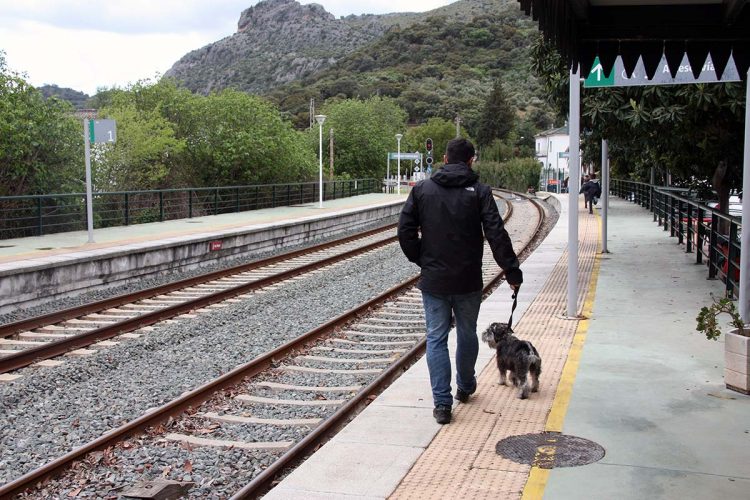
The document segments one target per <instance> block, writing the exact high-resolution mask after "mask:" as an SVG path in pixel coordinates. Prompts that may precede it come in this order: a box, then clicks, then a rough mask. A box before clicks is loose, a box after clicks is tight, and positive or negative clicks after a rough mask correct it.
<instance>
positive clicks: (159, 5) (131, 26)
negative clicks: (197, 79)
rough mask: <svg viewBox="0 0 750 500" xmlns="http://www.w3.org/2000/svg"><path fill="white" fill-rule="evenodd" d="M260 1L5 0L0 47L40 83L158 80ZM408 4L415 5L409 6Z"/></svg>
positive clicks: (340, 11)
mask: <svg viewBox="0 0 750 500" xmlns="http://www.w3.org/2000/svg"><path fill="white" fill-rule="evenodd" d="M453 1H455V0H411V1H410V2H408V3H405V2H403V1H399V0H317V1H315V2H311V1H309V0H301V1H300V3H303V4H308V3H318V4H321V5H323V7H325V8H326V10H327V11H328V12H331V13H332V14H334V15H336V16H345V15H349V14H365V13H370V14H382V13H386V12H404V11H407V10H408V11H409V12H424V11H427V10H431V9H434V8H437V7H441V6H443V5H448V4H449V3H452V2H453ZM256 3H258V1H257V0H108V1H104V0H98V1H97V0H0V50H1V51H3V52H5V58H6V63H7V65H8V67H9V68H10V69H11V70H13V71H17V72H21V73H23V74H25V76H26V78H27V80H28V81H29V82H30V83H31V84H32V85H35V86H40V85H44V84H56V85H58V86H60V87H70V88H73V89H75V90H78V91H81V92H85V93H86V94H89V95H93V94H95V93H96V89H97V88H101V87H112V86H120V87H122V86H125V85H127V84H128V83H131V82H135V81H138V80H142V79H149V78H150V79H153V78H156V77H157V76H158V75H161V74H163V73H164V72H166V71H167V70H168V69H169V68H170V67H172V65H173V64H174V63H175V62H176V61H177V60H178V59H180V58H181V57H182V56H183V55H185V54H187V53H188V52H190V51H191V50H194V49H198V48H200V47H203V46H204V45H207V44H209V43H211V42H214V41H217V40H220V39H222V38H224V37H227V36H230V35H231V34H233V33H234V32H235V31H236V29H237V21H238V20H239V18H240V14H241V13H242V11H243V10H245V9H246V8H248V7H250V6H252V5H255V4H256ZM404 5H407V6H408V9H406V8H405V7H404Z"/></svg>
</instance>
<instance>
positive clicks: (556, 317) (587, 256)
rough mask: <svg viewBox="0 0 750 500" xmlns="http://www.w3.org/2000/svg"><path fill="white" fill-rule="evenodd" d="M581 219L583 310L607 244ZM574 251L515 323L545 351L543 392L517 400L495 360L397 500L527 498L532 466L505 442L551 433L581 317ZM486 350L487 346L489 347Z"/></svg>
mask: <svg viewBox="0 0 750 500" xmlns="http://www.w3.org/2000/svg"><path fill="white" fill-rule="evenodd" d="M587 215H588V214H583V212H581V216H580V218H579V235H578V239H579V250H578V252H579V255H578V257H579V273H578V310H579V311H580V310H582V308H583V302H584V299H585V297H586V294H587V291H588V286H589V281H590V278H591V272H592V270H593V267H594V262H595V259H596V254H597V252H598V250H599V226H598V221H599V219H598V218H596V217H588V216H587ZM567 261H568V256H567V252H566V253H565V254H563V256H562V257H561V259H560V260H559V261H558V263H557V264H556V266H555V268H554V270H553V272H552V273H551V275H550V276H549V278H548V280H547V282H546V283H545V285H544V287H543V288H542V290H541V292H540V293H539V295H538V296H537V297H536V299H535V300H534V301H533V302H532V303H531V304H530V306H529V308H528V310H527V311H526V314H524V316H523V318H522V319H521V321H520V322H519V323H518V325H517V326H516V327H515V333H516V335H517V336H518V337H520V338H522V339H526V340H530V341H531V342H532V343H533V344H534V345H535V346H536V348H537V350H538V351H539V353H540V355H541V357H542V375H541V377H540V387H539V392H538V393H532V395H531V397H530V399H527V400H520V399H517V392H518V391H517V389H515V388H511V387H506V386H500V385H499V384H498V372H497V368H496V366H495V361H494V359H493V360H492V362H491V363H490V364H489V365H488V366H487V368H486V369H485V370H484V371H483V372H482V373H481V374H480V376H479V378H478V380H477V382H478V388H477V393H476V394H475V395H474V396H473V397H472V399H471V400H470V402H469V403H468V404H460V405H458V406H457V407H455V408H454V412H453V422H452V423H451V424H450V425H447V426H444V427H443V428H442V429H441V430H440V432H439V433H438V435H437V436H436V437H435V439H434V440H433V441H432V443H431V444H430V446H429V447H428V448H427V450H425V452H424V453H423V454H422V456H421V457H420V458H419V460H418V461H417V463H416V464H414V467H412V469H411V471H409V473H408V474H407V476H406V477H405V478H404V479H403V480H402V482H401V484H400V485H399V486H398V488H397V489H396V491H394V492H393V494H392V495H391V496H390V498H391V499H398V500H402V499H409V500H412V499H422V498H424V499H427V498H429V499H437V498H472V499H483V498H487V499H493V500H496V499H498V498H520V497H521V493H522V491H523V488H524V485H525V484H526V481H527V479H528V474H529V471H530V469H531V466H530V465H526V464H519V463H516V462H513V461H511V460H508V459H506V458H503V457H502V456H500V455H498V454H497V452H496V449H495V447H496V445H497V443H498V441H500V440H502V439H504V438H507V437H509V436H518V435H523V434H535V433H541V432H542V431H544V428H545V423H546V421H547V416H548V414H549V412H550V409H551V407H552V402H553V400H554V397H555V392H556V390H557V387H558V384H559V382H560V377H561V374H562V370H563V366H564V364H565V361H566V359H567V357H568V352H569V350H570V346H571V343H572V341H573V336H574V335H575V332H576V329H577V327H578V321H571V320H567V319H564V318H563V315H564V314H565V310H566V305H567V302H566V300H567V272H568V270H567ZM482 348H486V346H482Z"/></svg>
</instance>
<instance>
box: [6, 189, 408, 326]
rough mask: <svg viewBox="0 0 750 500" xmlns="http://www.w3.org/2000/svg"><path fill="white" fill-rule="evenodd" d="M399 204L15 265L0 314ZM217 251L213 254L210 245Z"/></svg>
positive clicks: (353, 226)
mask: <svg viewBox="0 0 750 500" xmlns="http://www.w3.org/2000/svg"><path fill="white" fill-rule="evenodd" d="M402 204H403V203H402V202H395V203H392V204H388V205H382V206H377V207H368V208H363V209H358V210H356V211H355V210H351V211H347V212H346V213H339V214H332V215H328V216H323V217H320V218H306V219H305V220H301V221H295V222H282V223H273V224H263V225H256V226H253V227H251V228H242V229H232V230H228V231H226V232H223V233H219V232H215V233H202V234H200V235H197V236H196V235H191V236H182V237H178V238H169V239H164V240H157V241H150V242H144V243H136V244H130V245H124V246H118V247H115V248H108V249H100V250H96V251H93V252H79V253H70V254H65V255H59V256H55V257H54V258H51V259H45V260H46V262H45V263H42V264H40V263H29V264H28V265H24V264H23V263H21V262H19V267H18V268H17V269H12V270H3V271H0V314H2V313H6V312H9V311H12V310H13V309H15V308H17V307H20V306H21V305H25V306H29V305H33V304H35V303H39V302H41V301H42V299H45V300H49V299H50V298H53V297H55V296H59V295H62V294H68V293H74V294H75V293H77V292H82V291H88V290H90V289H96V288H102V287H106V286H110V285H113V284H117V285H121V284H124V283H127V282H132V281H135V280H138V279H139V278H142V277H144V276H149V275H154V274H159V273H163V272H166V271H171V270H175V269H176V268H181V269H194V268H198V267H201V266H205V265H209V264H214V263H216V261H217V260H220V259H224V258H234V257H240V256H243V255H255V254H260V253H263V252H270V251H273V250H276V249H281V248H285V247H290V246H294V245H300V244H305V243H310V242H313V241H314V240H318V239H321V238H326V237H330V236H334V235H337V234H340V233H343V232H346V231H352V230H357V229H359V228H362V227H364V226H367V225H369V224H372V223H373V222H377V221H380V220H383V221H385V219H387V218H389V217H392V216H394V215H397V214H398V213H399V212H400V210H401V206H402ZM215 241H220V242H221V249H220V250H218V251H212V250H211V248H210V246H211V243H212V242H215Z"/></svg>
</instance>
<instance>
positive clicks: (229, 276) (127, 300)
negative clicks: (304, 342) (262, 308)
mask: <svg viewBox="0 0 750 500" xmlns="http://www.w3.org/2000/svg"><path fill="white" fill-rule="evenodd" d="M395 227H396V226H395V224H392V225H389V226H386V227H384V228H379V229H375V230H371V231H367V232H365V233H361V234H358V235H354V236H350V237H347V238H343V239H340V240H336V241H332V242H328V243H324V244H321V245H316V246H314V247H311V248H307V249H303V250H297V251H294V252H288V253H285V254H282V255H277V256H274V257H271V258H268V259H263V260H260V261H256V262H251V263H249V264H243V265H240V266H235V267H231V268H228V269H223V270H220V271H215V272H212V273H208V274H205V275H201V276H196V277H193V278H189V279H185V280H180V281H177V282H174V283H169V284H166V285H162V286H158V287H155V288H149V289H146V290H142V291H139V292H135V293H131V294H126V295H121V296H117V297H113V298H110V299H106V300H102V301H97V302H94V303H90V304H86V305H83V306H80V307H75V308H71V309H66V310H64V311H59V312H55V313H52V314H47V315H44V316H40V317H36V318H30V319H27V320H22V321H18V322H15V323H11V324H7V325H2V326H0V374H3V373H8V372H11V371H14V370H18V369H19V368H23V367H25V366H29V365H31V364H35V363H37V364H39V363H41V365H40V366H45V365H47V366H55V365H58V364H60V363H62V361H47V360H51V359H52V358H55V357H57V356H61V355H63V354H67V353H71V354H72V355H82V356H85V355H89V354H95V352H96V351H94V350H92V349H86V348H88V347H89V346H92V345H95V346H96V347H98V348H104V347H108V346H111V345H112V344H111V340H110V339H113V338H114V337H118V336H122V335H124V334H130V333H131V332H134V331H137V330H141V329H143V328H144V327H149V326H151V325H154V324H156V323H158V322H161V321H165V320H169V319H172V318H174V317H177V316H179V315H185V314H188V313H190V312H193V311H196V310H201V309H203V308H206V307H209V306H212V305H214V304H219V303H221V302H224V301H227V300H232V299H235V298H237V297H240V296H242V295H244V294H248V293H252V292H253V291H256V290H259V289H261V288H268V287H272V286H273V285H274V284H277V283H279V282H281V281H284V280H289V279H294V278H296V277H298V276H301V275H303V274H305V273H309V272H313V271H316V270H318V269H321V268H323V267H326V266H330V265H333V264H336V263H338V262H341V261H343V260H346V259H350V258H353V257H356V256H357V255H361V254H363V253H366V252H369V251H372V250H375V249H377V248H381V247H383V246H385V245H389V244H392V243H394V242H395V241H396V236H395ZM238 300H241V299H238ZM132 335H138V334H132Z"/></svg>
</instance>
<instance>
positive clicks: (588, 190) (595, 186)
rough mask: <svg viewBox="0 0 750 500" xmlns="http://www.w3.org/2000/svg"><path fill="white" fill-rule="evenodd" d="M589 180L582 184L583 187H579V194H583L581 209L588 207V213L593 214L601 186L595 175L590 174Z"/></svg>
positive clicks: (600, 193)
mask: <svg viewBox="0 0 750 500" xmlns="http://www.w3.org/2000/svg"><path fill="white" fill-rule="evenodd" d="M586 177H589V179H588V180H587V181H586V182H584V184H583V186H581V191H580V192H579V194H580V193H583V208H586V206H587V205H588V208H589V213H590V214H593V213H594V205H595V204H596V203H597V201H598V200H599V197H600V196H601V195H602V186H601V184H599V179H597V178H596V174H591V176H588V175H587V176H586Z"/></svg>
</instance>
